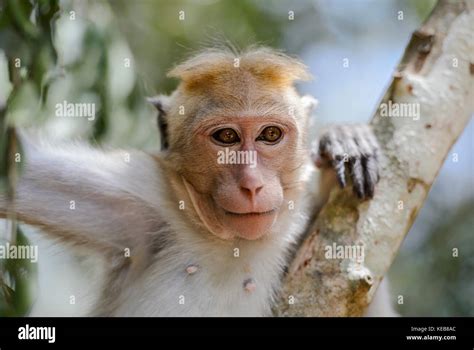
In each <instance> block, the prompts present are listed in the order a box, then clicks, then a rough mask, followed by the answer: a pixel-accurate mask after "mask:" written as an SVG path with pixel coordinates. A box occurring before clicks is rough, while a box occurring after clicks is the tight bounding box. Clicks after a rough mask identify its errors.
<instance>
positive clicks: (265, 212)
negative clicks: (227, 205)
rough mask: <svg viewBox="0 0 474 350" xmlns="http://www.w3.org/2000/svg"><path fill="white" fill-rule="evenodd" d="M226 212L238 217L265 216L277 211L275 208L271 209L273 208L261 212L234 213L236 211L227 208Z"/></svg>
mask: <svg viewBox="0 0 474 350" xmlns="http://www.w3.org/2000/svg"><path fill="white" fill-rule="evenodd" d="M225 213H226V214H227V215H231V216H237V217H252V216H265V215H271V214H273V213H275V209H271V210H267V211H261V212H249V213H234V212H231V211H228V210H225Z"/></svg>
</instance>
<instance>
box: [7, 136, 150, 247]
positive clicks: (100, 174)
mask: <svg viewBox="0 0 474 350" xmlns="http://www.w3.org/2000/svg"><path fill="white" fill-rule="evenodd" d="M25 153H26V154H25V157H24V159H25V163H24V167H23V169H22V171H21V175H20V178H19V181H18V184H17V186H16V191H15V199H14V202H13V203H11V205H9V206H8V208H7V201H6V198H5V196H3V197H2V195H0V217H6V215H7V209H8V210H11V211H13V213H14V214H15V215H16V217H17V218H18V219H19V220H20V221H22V222H24V223H27V224H31V225H34V226H37V227H39V228H41V229H43V231H44V232H46V233H47V234H49V235H52V236H53V237H56V238H59V239H62V240H64V241H66V242H69V243H73V244H79V245H86V246H90V247H93V248H98V249H99V250H100V251H104V249H106V250H108V251H115V252H117V253H118V252H123V251H124V249H126V248H128V249H130V250H132V249H136V248H137V247H140V249H145V247H146V246H147V241H148V240H149V237H150V235H147V233H150V232H152V231H153V222H154V221H155V220H156V217H157V215H155V213H154V211H153V210H152V209H151V205H149V204H148V203H146V202H145V201H144V200H143V199H142V198H141V196H140V183H144V182H143V180H144V179H143V178H141V177H140V176H152V174H151V173H150V172H146V173H140V169H141V167H140V166H139V165H136V166H135V168H134V167H133V163H134V162H135V163H140V164H141V163H143V159H142V158H144V157H145V155H144V154H139V155H136V156H135V155H131V156H130V157H131V158H130V162H129V163H126V162H124V158H123V154H121V153H115V154H107V153H104V152H100V151H97V150H93V149H91V148H88V147H85V146H78V145H75V146H66V147H64V148H63V147H62V148H57V149H55V148H52V147H45V148H39V147H36V146H31V145H28V144H26V146H25ZM149 165H150V164H148V163H146V166H149ZM151 168H153V167H151ZM155 176H156V175H155ZM147 181H148V182H151V183H153V177H151V178H148V179H147ZM149 188H153V186H149ZM150 195H151V194H150Z"/></svg>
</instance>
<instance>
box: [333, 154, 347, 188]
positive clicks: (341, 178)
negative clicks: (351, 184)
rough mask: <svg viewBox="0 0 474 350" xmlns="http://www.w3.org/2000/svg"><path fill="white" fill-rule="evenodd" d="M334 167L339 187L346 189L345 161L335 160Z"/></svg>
mask: <svg viewBox="0 0 474 350" xmlns="http://www.w3.org/2000/svg"><path fill="white" fill-rule="evenodd" d="M332 166H333V168H334V170H335V171H336V178H337V182H338V183H339V186H341V188H344V187H346V167H345V165H344V160H343V159H334V160H333V161H332Z"/></svg>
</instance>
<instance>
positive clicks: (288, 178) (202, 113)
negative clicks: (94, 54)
mask: <svg viewBox="0 0 474 350" xmlns="http://www.w3.org/2000/svg"><path fill="white" fill-rule="evenodd" d="M169 76H171V77H177V78H179V79H180V80H181V82H180V84H179V86H178V88H177V89H176V91H175V92H174V93H173V94H172V95H171V96H169V97H166V98H164V99H162V102H161V103H160V104H159V111H160V116H159V117H160V118H161V119H160V121H159V123H160V126H161V128H162V130H163V127H164V130H165V131H166V135H164V137H166V144H167V145H168V147H167V149H166V150H165V151H164V159H165V161H166V164H168V166H169V167H171V168H172V169H173V172H175V173H176V175H177V177H178V178H179V179H180V181H181V182H180V183H181V185H180V186H181V187H182V189H183V191H184V193H186V195H187V197H188V198H189V200H190V201H191V202H192V206H190V207H192V210H184V212H187V215H189V216H190V217H191V218H192V219H193V220H195V221H197V222H198V223H199V224H202V225H203V226H204V227H205V228H206V230H207V231H210V232H211V233H212V234H214V235H216V236H217V237H219V238H222V239H234V238H242V239H247V240H255V239H259V238H262V237H264V236H266V235H269V234H272V232H274V231H275V228H278V223H279V218H280V217H281V215H282V213H283V212H284V211H285V210H287V207H288V201H290V200H291V199H293V197H292V196H293V195H294V193H295V191H297V189H298V185H299V184H300V182H301V176H303V175H302V173H303V171H304V169H305V167H306V165H307V161H308V159H309V151H308V147H307V145H306V142H307V141H306V138H307V137H306V134H307V120H308V114H309V110H310V108H311V107H312V104H314V102H315V100H314V99H312V98H311V97H307V96H304V97H301V96H300V95H299V94H298V93H297V92H296V90H295V88H294V86H293V83H294V82H295V81H296V80H304V79H307V78H309V74H308V73H307V70H306V67H305V66H304V65H303V64H302V63H301V62H299V61H298V60H296V59H293V58H291V57H288V56H286V55H284V54H282V53H279V52H276V51H273V50H270V49H267V48H259V49H255V50H249V51H247V52H245V53H242V54H240V55H236V54H233V53H231V52H227V51H220V50H208V51H205V52H202V53H200V54H198V55H197V56H194V57H193V58H191V59H189V60H188V61H186V62H184V63H182V64H180V65H178V66H177V67H175V68H174V69H173V70H171V72H170V73H169Z"/></svg>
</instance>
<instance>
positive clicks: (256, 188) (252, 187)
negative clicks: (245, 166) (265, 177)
mask: <svg viewBox="0 0 474 350" xmlns="http://www.w3.org/2000/svg"><path fill="white" fill-rule="evenodd" d="M262 188H263V183H261V182H260V181H256V180H250V181H243V182H242V183H241V184H240V190H241V191H242V193H243V194H244V195H246V196H247V197H249V198H251V199H252V198H254V197H255V196H257V195H258V193H259V192H260V191H261V190H262Z"/></svg>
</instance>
